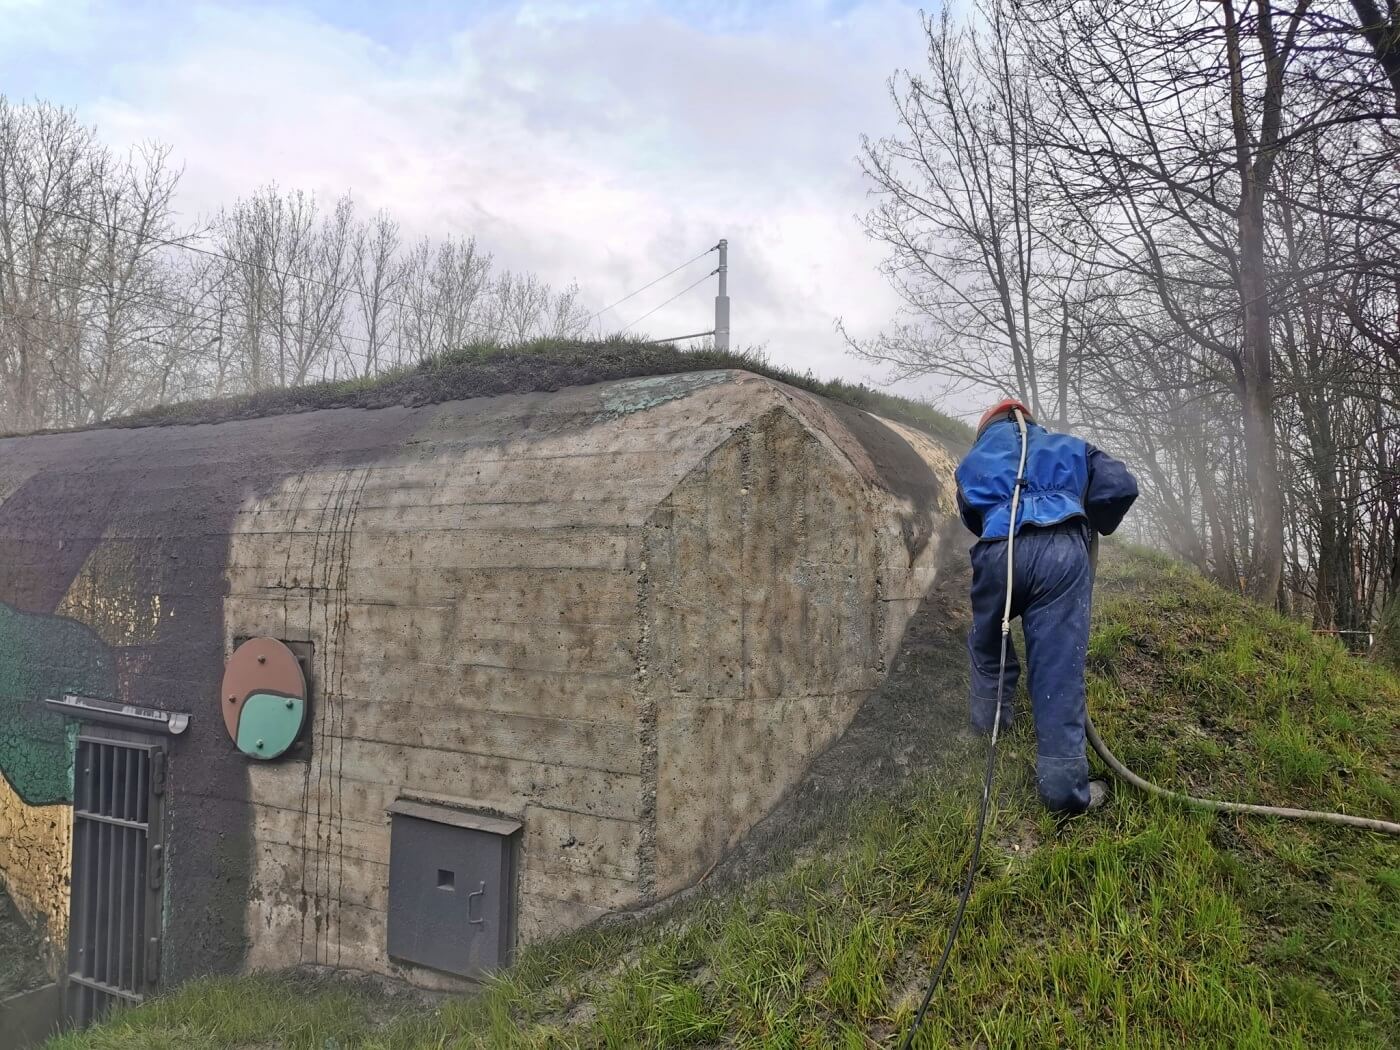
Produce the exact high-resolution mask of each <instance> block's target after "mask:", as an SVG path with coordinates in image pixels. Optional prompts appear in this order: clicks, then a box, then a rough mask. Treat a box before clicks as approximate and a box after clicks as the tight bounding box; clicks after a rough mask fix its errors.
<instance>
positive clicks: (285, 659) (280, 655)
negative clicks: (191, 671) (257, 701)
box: [219, 638, 306, 743]
mask: <svg viewBox="0 0 1400 1050" xmlns="http://www.w3.org/2000/svg"><path fill="white" fill-rule="evenodd" d="M254 693H275V694H276V695H278V696H290V697H294V698H295V699H297V700H305V699H306V676H305V675H303V674H302V673H301V664H299V663H298V662H297V658H296V656H295V655H294V654H293V653H292V651H291V650H290V649H288V648H287V647H286V646H285V645H283V644H282V643H281V642H279V641H278V640H277V639H276V638H249V639H248V640H247V641H246V642H244V643H243V644H242V645H240V646H239V647H238V648H237V649H235V650H234V652H233V655H232V656H230V657H229V660H228V663H227V664H226V665H225V666H224V683H223V686H222V687H221V689H220V691H219V708H220V710H222V711H223V715H224V727H225V728H226V729H228V735H229V737H230V738H232V740H233V741H234V743H237V742H238V715H239V712H240V711H242V710H243V704H244V702H245V701H246V700H247V699H248V697H250V696H252V695H253V694H254Z"/></svg>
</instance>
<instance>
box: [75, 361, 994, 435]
mask: <svg viewBox="0 0 1400 1050" xmlns="http://www.w3.org/2000/svg"><path fill="white" fill-rule="evenodd" d="M717 368H741V369H744V370H746V371H749V372H756V373H758V374H759V375H763V376H768V377H769V378H770V379H777V380H780V381H782V382H784V383H788V384H790V385H792V386H796V387H800V388H801V389H803V390H810V391H812V392H813V393H817V394H822V395H824V396H826V397H829V398H832V399H833V400H836V401H842V402H845V403H846V404H850V405H854V406H855V407H857V408H862V409H865V410H866V411H869V412H875V413H877V414H879V415H883V416H885V417H887V418H890V419H896V420H899V421H900V422H904V423H909V424H911V425H913V426H917V427H920V428H922V429H923V430H925V431H927V432H928V433H930V434H932V435H933V436H934V437H937V438H941V439H944V440H946V441H949V442H951V443H952V444H954V445H956V446H958V447H964V446H966V445H967V444H968V442H969V441H971V439H972V430H971V429H970V428H969V427H968V426H967V424H965V423H962V422H960V421H958V420H956V419H954V418H952V417H951V416H947V415H945V414H944V413H942V412H939V411H938V410H937V409H935V408H933V407H932V406H931V405H928V404H926V403H925V402H922V401H913V400H910V399H908V398H903V397H895V396H893V395H891V394H885V393H882V392H880V391H878V390H874V389H871V388H870V387H867V386H864V385H861V384H856V383H846V382H843V381H841V380H830V381H828V380H821V379H817V378H816V377H815V376H814V375H812V373H811V372H807V373H797V372H792V371H789V370H787V369H783V368H777V367H775V366H773V365H771V364H769V363H768V360H767V358H766V357H765V356H764V354H763V352H762V351H761V350H733V351H721V350H707V349H699V350H687V349H684V348H682V347H678V346H676V345H674V344H672V343H648V342H644V341H641V340H638V339H630V338H625V337H613V338H609V339H596V340H563V339H537V340H534V341H532V342H528V343H521V344H516V345H513V346H504V347H502V346H496V345H492V344H484V343H483V344H477V345H469V346H464V347H461V348H460V349H457V350H453V351H451V352H450V353H446V354H442V355H440V356H438V357H434V358H430V359H429V360H427V361H424V362H422V363H421V364H417V365H412V366H409V367H405V368H400V369H396V370H394V371H391V372H388V373H386V374H384V375H381V376H376V377H375V378H373V379H348V380H342V381H339V382H327V383H315V384H312V385H310V386H302V387H291V388H285V389H269V390H262V391H259V392H258V393H256V394H245V395H241V396H238V397H230V398H220V399H215V400H206V401H189V402H183V403H180V404H173V405H162V406H160V407H158V408H154V409H151V410H149V411H146V412H139V413H136V414H135V415H131V416H126V417H122V418H119V419H114V420H110V421H108V422H107V423H104V424H102V425H103V426H115V427H133V426H136V427H141V426H166V425H171V424H179V423H219V422H224V421H226V420H231V419H249V418H255V417H260V416H270V415H280V414H285V413H289V412H309V411H313V410H315V409H321V408H351V407H353V408H383V407H386V406H389V405H422V404H433V403H436V402H440V401H453V400H458V399H464V398H472V397H492V396H495V395H498V394H517V393H527V392H531V391H540V390H558V389H560V388H562V387H566V386H578V385H581V384H586V383H600V382H605V381H608V380H614V379H628V378H633V377H638V376H658V375H673V374H676V373H680V372H699V371H705V370H708V369H717Z"/></svg>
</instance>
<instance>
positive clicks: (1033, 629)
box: [967, 520, 1093, 813]
mask: <svg viewBox="0 0 1400 1050" xmlns="http://www.w3.org/2000/svg"><path fill="white" fill-rule="evenodd" d="M1014 557H1015V566H1014V571H1015V575H1014V577H1013V583H1012V587H1011V615H1012V616H1013V617H1015V616H1019V617H1020V618H1021V626H1022V629H1023V630H1024V632H1025V636H1026V663H1027V665H1028V670H1029V671H1030V689H1029V690H1028V691H1029V692H1030V696H1031V712H1032V714H1033V715H1034V717H1035V738H1036V751H1037V755H1036V763H1035V771H1036V786H1037V787H1038V788H1039V790H1040V797H1041V799H1042V801H1044V803H1045V805H1046V806H1048V807H1049V808H1050V809H1052V810H1056V811H1058V812H1062V813H1080V812H1082V811H1083V810H1084V809H1086V808H1087V807H1088V805H1089V762H1088V759H1087V758H1086V757H1085V755H1084V711H1085V708H1084V657H1085V654H1086V653H1087V651H1088V648H1089V609H1090V605H1091V598H1092V590H1093V568H1092V566H1091V565H1090V562H1089V525H1088V524H1087V523H1086V522H1084V521H1080V520H1076V521H1071V522H1066V523H1064V524H1062V525H1054V526H1051V527H1049V528H1025V529H1023V530H1022V531H1021V532H1020V533H1018V534H1017V536H1016V549H1015V553H1014ZM1005 600H1006V541H1005V540H990V541H980V542H978V543H977V545H976V546H974V547H973V548H972V631H971V632H970V633H969V634H968V638H967V648H968V653H969V654H970V656H971V658H972V726H973V728H974V729H976V730H978V731H979V732H982V733H990V732H991V731H992V720H993V718H994V717H995V715H996V696H997V667H998V665H999V661H1000V658H1001V614H1002V604H1003V602H1005ZM1020 674H1021V664H1020V661H1019V660H1018V659H1017V658H1016V647H1015V644H1014V643H1012V642H1009V640H1008V646H1007V653H1006V685H1005V689H1004V691H1003V693H1002V710H1001V728H1002V729H1003V730H1005V729H1007V728H1008V727H1009V726H1010V724H1011V720H1012V714H1013V713H1014V704H1013V698H1014V697H1015V694H1016V683H1017V681H1018V680H1019V678H1020Z"/></svg>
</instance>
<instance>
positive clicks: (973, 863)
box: [899, 634, 1007, 1050]
mask: <svg viewBox="0 0 1400 1050" xmlns="http://www.w3.org/2000/svg"><path fill="white" fill-rule="evenodd" d="M1006 645H1007V636H1006V635H1005V634H1003V635H1002V636H1001V667H1002V674H1001V675H999V676H998V677H997V711H998V712H1000V711H1001V691H1002V685H1001V679H1002V678H1003V677H1005V673H1006ZM996 762H997V737H996V733H995V731H994V732H993V733H992V735H991V738H990V739H989V740H988V741H987V772H986V774H985V775H984V776H983V778H982V805H981V806H980V807H979V808H978V810H977V830H976V831H975V832H973V835H972V856H971V858H969V860H968V862H967V878H966V879H964V880H963V888H962V893H961V894H960V895H959V896H958V910H957V912H956V913H955V914H954V915H953V925H952V926H950V927H949V928H948V937H947V939H946V940H945V941H944V942H943V954H942V955H940V956H939V957H938V965H937V966H935V967H934V968H933V976H932V977H930V978H929V982H928V988H927V989H925V991H924V999H923V1002H921V1003H920V1004H919V1010H918V1012H917V1013H916V1014H914V1022H913V1024H911V1025H910V1026H909V1031H908V1032H906V1033H905V1034H904V1042H902V1043H900V1044H899V1046H900V1050H909V1047H910V1045H911V1044H912V1043H913V1042H914V1033H916V1032H917V1031H918V1030H919V1026H920V1025H922V1024H923V1023H924V1014H926V1013H928V1007H929V1003H931V1002H933V993H934V992H935V991H937V990H938V984H939V982H940V981H942V980H943V971H944V970H946V969H947V968H948V957H949V956H950V955H952V954H953V942H954V941H956V940H957V939H958V931H959V930H960V929H962V922H963V915H964V914H965V913H966V912H967V902H968V900H969V898H971V896H972V880H973V878H974V877H975V876H976V873H977V861H978V858H980V857H981V855H982V834H983V832H985V831H986V830H987V810H988V809H989V808H990V807H991V799H992V779H993V776H994V775H995V773H996Z"/></svg>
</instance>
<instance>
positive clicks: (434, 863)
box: [389, 799, 520, 977]
mask: <svg viewBox="0 0 1400 1050" xmlns="http://www.w3.org/2000/svg"><path fill="white" fill-rule="evenodd" d="M389 812H390V814H391V821H392V823H391V829H390V841H389V954H390V955H391V956H393V957H394V958H396V959H401V960H403V961H405V962H411V963H416V964H418V965H420V966H429V967H432V968H433V969H435V970H444V971H446V972H448V973H455V974H460V975H461V976H463V977H476V976H479V975H482V974H484V973H487V972H489V971H491V970H493V969H496V968H497V967H500V966H503V965H505V964H506V963H507V962H508V961H509V959H510V951H511V947H512V944H513V941H514V937H515V892H514V891H515V836H516V833H517V832H518V831H519V830H520V824H519V822H518V821H513V820H501V819H499V818H497V817H487V816H482V815H480V814H476V813H467V812H463V811H462V810H456V809H450V808H448V807H446V806H436V805H430V804H428V803H424V802H414V801H410V800H407V799H401V800H399V801H397V802H395V803H394V804H393V805H392V806H390V807H389Z"/></svg>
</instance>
